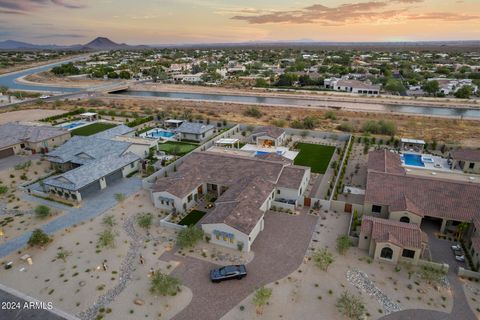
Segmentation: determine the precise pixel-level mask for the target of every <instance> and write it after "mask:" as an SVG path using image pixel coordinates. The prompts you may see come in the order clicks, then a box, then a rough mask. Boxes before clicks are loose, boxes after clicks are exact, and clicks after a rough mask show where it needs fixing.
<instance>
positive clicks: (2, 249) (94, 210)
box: [0, 178, 142, 257]
mask: <svg viewBox="0 0 480 320" xmlns="http://www.w3.org/2000/svg"><path fill="white" fill-rule="evenodd" d="M141 187H142V181H141V180H140V179H138V178H129V179H122V180H120V181H118V182H116V183H115V184H112V185H109V186H108V188H106V189H104V190H102V191H101V192H99V193H98V194H96V195H94V196H91V197H89V198H87V199H85V200H84V202H83V204H82V206H81V207H80V208H70V207H68V209H67V212H66V213H65V214H64V215H62V216H60V217H58V218H57V219H55V220H52V221H50V222H49V223H47V224H45V225H43V226H42V227H41V229H42V230H44V231H45V232H47V233H49V234H53V233H55V232H57V231H59V230H63V229H65V228H67V227H70V226H72V225H74V224H78V223H80V222H82V221H85V220H88V219H90V218H93V217H96V216H98V215H99V214H102V213H103V212H105V211H106V210H108V209H110V208H111V207H113V206H114V205H115V204H116V203H117V201H116V200H115V193H124V194H125V195H127V196H128V195H130V194H132V193H134V192H137V191H138V190H140V189H141ZM35 200H36V199H35ZM40 200H41V199H40ZM30 234H31V232H27V233H24V234H23V235H21V236H19V237H17V238H15V239H12V240H10V241H8V242H6V243H4V244H2V245H0V257H4V256H6V255H8V254H10V253H11V252H13V251H16V250H18V249H20V248H22V247H23V246H25V244H26V243H27V241H28V239H29V237H30Z"/></svg>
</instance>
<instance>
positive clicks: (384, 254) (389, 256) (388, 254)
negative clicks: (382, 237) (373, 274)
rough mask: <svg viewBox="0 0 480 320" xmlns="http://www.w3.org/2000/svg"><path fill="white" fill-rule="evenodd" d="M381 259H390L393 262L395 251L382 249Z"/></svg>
mask: <svg viewBox="0 0 480 320" xmlns="http://www.w3.org/2000/svg"><path fill="white" fill-rule="evenodd" d="M380 257H381V258H383V259H389V260H392V258H393V250H392V249H390V248H387V247H385V248H383V249H382V252H380Z"/></svg>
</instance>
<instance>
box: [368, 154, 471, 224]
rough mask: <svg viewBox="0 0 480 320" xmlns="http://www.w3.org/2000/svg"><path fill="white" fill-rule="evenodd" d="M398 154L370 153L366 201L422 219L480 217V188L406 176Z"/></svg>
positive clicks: (460, 183) (468, 184)
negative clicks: (425, 217) (404, 211)
mask: <svg viewBox="0 0 480 320" xmlns="http://www.w3.org/2000/svg"><path fill="white" fill-rule="evenodd" d="M400 163H401V161H400V157H399V156H398V154H395V153H391V152H388V151H384V150H382V151H374V152H371V153H369V158H368V169H369V170H368V175H367V187H366V191H365V202H367V203H371V204H377V205H388V206H389V210H390V212H392V211H402V210H406V211H409V212H412V213H414V214H417V215H420V216H422V217H423V216H431V217H438V218H447V219H453V220H466V221H471V220H472V219H473V218H474V217H475V216H477V215H479V214H480V212H479V208H480V185H479V184H474V183H468V182H460V181H451V180H442V179H435V178H429V177H423V176H414V175H406V174H405V171H404V169H403V168H402V167H401V165H400Z"/></svg>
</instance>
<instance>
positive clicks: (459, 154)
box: [450, 149, 480, 162]
mask: <svg viewBox="0 0 480 320" xmlns="http://www.w3.org/2000/svg"><path fill="white" fill-rule="evenodd" d="M450 156H451V157H452V158H453V159H455V160H464V161H474V162H479V161H480V150H474V149H459V150H452V151H451V152H450Z"/></svg>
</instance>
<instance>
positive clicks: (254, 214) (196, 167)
mask: <svg viewBox="0 0 480 320" xmlns="http://www.w3.org/2000/svg"><path fill="white" fill-rule="evenodd" d="M306 170H309V168H306V167H300V166H290V165H286V164H285V163H283V162H281V161H268V160H262V159H258V158H256V157H244V156H238V155H232V154H221V153H215V152H194V153H192V154H190V155H189V156H187V159H185V161H184V162H183V163H182V164H181V165H180V166H179V167H178V168H177V172H174V173H172V174H171V175H170V176H169V177H166V178H165V177H162V178H158V179H157V181H156V182H155V185H154V186H153V188H152V189H153V191H154V192H162V191H165V192H168V193H170V194H172V195H174V196H176V197H179V198H183V197H185V196H187V195H188V194H189V193H190V192H192V190H194V189H195V188H197V187H199V186H200V185H201V184H203V183H211V184H217V185H220V186H226V187H228V189H227V191H225V193H224V194H222V195H221V196H220V197H219V198H218V199H217V201H216V202H215V209H214V210H212V212H210V213H209V214H208V215H206V216H205V217H204V218H203V219H202V220H201V223H225V224H227V225H229V226H231V227H232V228H235V229H237V230H240V231H242V232H244V233H246V234H249V233H250V231H251V229H252V228H253V227H255V225H256V223H257V222H258V220H259V219H260V217H261V216H262V215H263V212H262V211H261V210H260V207H261V205H262V204H263V203H264V202H265V200H266V199H267V198H268V196H269V195H270V194H271V193H272V191H273V190H274V188H275V186H276V185H278V186H282V187H285V188H298V187H299V186H300V183H301V180H302V178H303V176H304V175H305V171H306ZM297 175H298V177H297ZM297 185H298V187H297Z"/></svg>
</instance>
